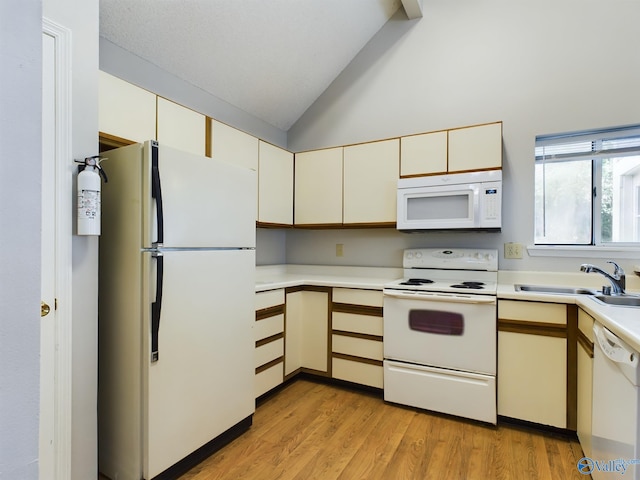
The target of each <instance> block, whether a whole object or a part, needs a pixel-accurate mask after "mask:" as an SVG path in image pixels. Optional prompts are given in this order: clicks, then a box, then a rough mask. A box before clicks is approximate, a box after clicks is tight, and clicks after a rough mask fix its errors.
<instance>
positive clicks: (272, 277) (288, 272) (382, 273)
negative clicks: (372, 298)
mask: <svg viewBox="0 0 640 480" xmlns="http://www.w3.org/2000/svg"><path fill="white" fill-rule="evenodd" d="M401 277H402V269H401V268H385V267H344V266H326V265H269V266H259V267H257V268H256V292H262V291H265V290H273V289H276V288H286V287H295V286H298V285H312V286H320V287H344V288H363V289H368V290H382V287H383V286H384V285H385V284H386V283H389V282H392V281H394V280H397V279H398V278H401Z"/></svg>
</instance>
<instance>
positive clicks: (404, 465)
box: [179, 379, 589, 480]
mask: <svg viewBox="0 0 640 480" xmlns="http://www.w3.org/2000/svg"><path fill="white" fill-rule="evenodd" d="M469 401H473V399H469ZM580 458H582V450H581V449H580V445H579V444H578V442H577V441H575V440H573V439H568V438H565V437H563V436H559V435H552V434H547V433H540V432H537V431H533V430H529V429H525V428H520V427H514V426H506V425H500V426H499V427H497V428H496V427H493V426H487V425H483V424H479V423H476V422H473V421H466V420H461V419H454V418H452V417H448V416H445V415H438V414H431V413H427V412H424V411H419V410H415V409H412V408H404V407H400V406H396V405H391V404H386V403H384V401H383V400H382V398H381V397H380V396H378V395H375V394H369V393H366V392H365V393H363V392H360V391H353V390H351V389H348V388H343V387H339V386H334V385H327V384H324V383H316V382H313V381H309V380H306V379H301V380H296V381H294V382H292V383H290V384H288V385H287V386H286V387H285V388H283V389H282V390H281V391H279V392H278V393H276V394H275V395H273V396H271V397H270V398H268V399H267V400H266V401H264V403H262V404H261V405H260V406H259V407H258V408H257V410H256V413H255V416H254V420H253V426H252V427H251V429H250V430H249V431H248V432H247V433H245V434H244V435H243V436H241V437H240V438H238V439H236V440H235V441H234V442H232V443H231V444H229V445H228V446H226V447H225V448H223V449H222V450H220V451H218V452H217V453H215V454H214V455H212V456H211V457H209V458H208V459H207V460H205V461H204V462H203V463H201V464H200V465H198V466H196V467H195V468H193V469H192V470H191V471H189V472H188V473H186V474H185V475H183V476H182V477H180V479H179V480H220V479H225V480H227V479H228V480H230V479H234V480H239V479H247V480H249V479H250V480H263V479H264V480H272V479H282V480H289V479H301V480H302V479H304V480H310V479H320V480H332V479H341V480H356V479H367V480H369V479H380V480H389V479H393V480H401V479H416V480H417V479H420V480H425V479H438V480H440V479H482V480H484V479H554V480H555V479H563V480H564V479H574V478H575V479H583V480H584V479H585V478H589V477H588V476H586V477H585V476H584V475H581V474H580V473H579V472H578V470H577V468H576V464H577V462H578V460H579V459H580Z"/></svg>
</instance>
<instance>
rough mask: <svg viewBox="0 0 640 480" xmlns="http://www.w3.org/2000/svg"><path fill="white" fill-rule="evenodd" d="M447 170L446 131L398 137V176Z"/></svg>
mask: <svg viewBox="0 0 640 480" xmlns="http://www.w3.org/2000/svg"><path fill="white" fill-rule="evenodd" d="M446 171H447V132H446V130H445V131H442V132H432V133H423V134H420V135H411V136H408V137H402V138H401V139H400V176H401V177H407V176H413V175H428V174H431V173H442V172H446Z"/></svg>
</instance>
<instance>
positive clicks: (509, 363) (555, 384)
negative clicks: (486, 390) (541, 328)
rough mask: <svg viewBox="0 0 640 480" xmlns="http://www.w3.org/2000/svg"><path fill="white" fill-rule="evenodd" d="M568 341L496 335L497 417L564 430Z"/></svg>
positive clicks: (551, 338) (529, 336)
mask: <svg viewBox="0 0 640 480" xmlns="http://www.w3.org/2000/svg"><path fill="white" fill-rule="evenodd" d="M566 365H567V341H566V339H564V338H554V337H547V336H543V335H529V334H524V333H513V332H499V333H498V415H504V416H507V417H511V418H518V419H520V420H527V421H529V422H534V423H540V424H542V425H551V426H554V427H559V428H565V426H566V420H567V407H566V406H567V396H566V393H567V376H566V371H567V367H566Z"/></svg>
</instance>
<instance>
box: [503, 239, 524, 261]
mask: <svg viewBox="0 0 640 480" xmlns="http://www.w3.org/2000/svg"><path fill="white" fill-rule="evenodd" d="M504 258H511V259H520V258H522V244H521V243H515V242H509V243H505V244H504Z"/></svg>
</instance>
